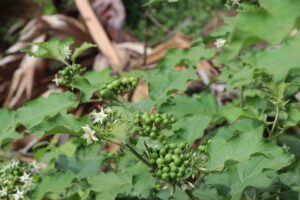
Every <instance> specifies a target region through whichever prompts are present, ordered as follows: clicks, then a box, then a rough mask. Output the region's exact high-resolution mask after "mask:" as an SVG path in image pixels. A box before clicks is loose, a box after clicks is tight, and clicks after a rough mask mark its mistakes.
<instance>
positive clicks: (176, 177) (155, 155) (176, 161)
mask: <svg viewBox="0 0 300 200" xmlns="http://www.w3.org/2000/svg"><path fill="white" fill-rule="evenodd" d="M193 159H195V158H194V156H193V152H192V151H191V150H190V148H188V147H187V146H185V145H180V146H178V145H176V144H175V143H171V144H169V145H166V146H165V147H163V148H160V149H158V148H155V149H151V152H150V160H149V162H150V164H151V165H153V166H154V175H155V176H157V177H159V178H161V179H162V180H164V181H168V182H173V183H174V182H180V181H182V180H184V179H186V178H188V177H190V176H191V175H192V174H193V168H192V165H193V162H194V161H193Z"/></svg>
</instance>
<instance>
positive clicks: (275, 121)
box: [269, 106, 279, 138]
mask: <svg viewBox="0 0 300 200" xmlns="http://www.w3.org/2000/svg"><path fill="white" fill-rule="evenodd" d="M278 117H279V108H278V106H276V115H275V119H274V121H273V125H272V128H271V134H270V135H269V138H270V137H271V136H272V135H273V133H274V131H275V128H276V125H277V122H278Z"/></svg>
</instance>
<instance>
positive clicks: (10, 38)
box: [0, 0, 225, 51]
mask: <svg viewBox="0 0 300 200" xmlns="http://www.w3.org/2000/svg"><path fill="white" fill-rule="evenodd" d="M148 2H149V1H148V0H141V1H136V0H123V3H124V5H125V7H126V12H127V17H126V24H125V30H126V31H127V32H128V33H130V34H131V35H132V36H133V37H134V38H135V39H136V40H137V41H143V40H144V39H145V23H147V31H146V35H147V40H148V41H149V45H155V44H158V43H160V42H162V41H165V40H166V39H167V38H169V37H171V36H173V35H174V34H176V33H178V32H182V33H184V34H186V35H188V36H191V37H196V36H199V34H200V32H201V28H202V27H203V26H204V25H205V24H206V23H207V21H208V20H209V19H210V18H211V17H212V16H214V15H215V14H216V12H217V11H218V10H220V9H222V8H223V5H224V2H225V1H224V0H179V1H177V2H173V3H169V2H167V1H161V2H158V3H153V4H151V6H149V5H147V3H148ZM16 5H18V6H16ZM20 11H21V12H20ZM146 12H148V14H149V15H148V16H149V18H148V20H145V19H146V17H145V14H146ZM57 13H61V14H66V15H71V16H77V15H78V13H77V11H76V7H75V4H74V1H72V0H52V1H51V0H22V1H20V0H1V1H0V19H1V21H0V49H1V50H2V51H3V49H5V48H7V47H8V46H10V45H11V44H13V43H14V42H15V41H16V40H17V38H18V33H19V31H20V30H21V29H22V27H23V26H24V25H25V24H26V22H28V21H29V20H30V19H32V18H34V17H38V16H40V15H43V14H45V15H53V14H57Z"/></svg>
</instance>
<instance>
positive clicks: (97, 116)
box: [82, 108, 118, 145]
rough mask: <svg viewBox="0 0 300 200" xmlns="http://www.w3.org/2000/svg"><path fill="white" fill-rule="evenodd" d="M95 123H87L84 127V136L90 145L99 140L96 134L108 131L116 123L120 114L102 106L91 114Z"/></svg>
mask: <svg viewBox="0 0 300 200" xmlns="http://www.w3.org/2000/svg"><path fill="white" fill-rule="evenodd" d="M89 116H90V118H91V120H92V123H93V125H91V126H90V125H85V126H83V127H82V129H83V131H84V134H83V135H82V138H83V139H85V140H86V142H87V144H88V145H90V144H92V143H93V142H98V141H99V139H98V138H97V136H96V134H97V133H101V132H103V133H104V132H107V131H109V129H110V128H111V126H112V125H113V124H115V123H116V120H117V118H118V116H117V115H116V112H113V111H112V110H111V109H110V108H106V109H103V108H101V109H100V111H99V112H97V111H93V112H92V113H90V114H89Z"/></svg>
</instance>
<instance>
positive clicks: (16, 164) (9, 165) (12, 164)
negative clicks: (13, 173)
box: [7, 160, 19, 169]
mask: <svg viewBox="0 0 300 200" xmlns="http://www.w3.org/2000/svg"><path fill="white" fill-rule="evenodd" d="M18 165H19V161H17V160H13V161H11V162H10V163H9V164H8V165H7V168H8V169H14V168H16V167H17V166H18Z"/></svg>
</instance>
